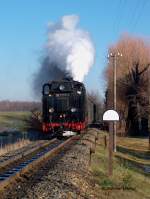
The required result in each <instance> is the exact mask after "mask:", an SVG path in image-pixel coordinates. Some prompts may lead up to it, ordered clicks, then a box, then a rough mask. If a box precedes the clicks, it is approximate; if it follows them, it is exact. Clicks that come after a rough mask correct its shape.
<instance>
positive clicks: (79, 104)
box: [42, 78, 96, 133]
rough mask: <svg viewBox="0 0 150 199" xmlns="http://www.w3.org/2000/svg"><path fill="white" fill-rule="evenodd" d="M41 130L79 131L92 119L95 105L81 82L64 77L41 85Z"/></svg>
mask: <svg viewBox="0 0 150 199" xmlns="http://www.w3.org/2000/svg"><path fill="white" fill-rule="evenodd" d="M42 93H43V98H42V106H43V132H45V133H48V132H51V133H54V132H58V131H60V130H62V129H63V130H68V131H74V132H80V131H82V130H83V129H85V127H86V126H87V125H88V124H89V123H92V122H93V120H94V115H95V114H94V112H95V111H96V109H95V105H93V103H92V102H91V101H90V100H88V98H87V95H86V90H85V86H84V84H83V83H81V82H78V81H74V80H73V79H72V78H65V79H62V80H60V81H51V82H49V83H46V84H44V85H43V91H42Z"/></svg>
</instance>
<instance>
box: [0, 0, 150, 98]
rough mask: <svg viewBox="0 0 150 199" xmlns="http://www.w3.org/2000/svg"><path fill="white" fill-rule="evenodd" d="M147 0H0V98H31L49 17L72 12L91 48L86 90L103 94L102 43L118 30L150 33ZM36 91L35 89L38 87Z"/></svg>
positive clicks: (104, 46) (104, 57)
mask: <svg viewBox="0 0 150 199" xmlns="http://www.w3.org/2000/svg"><path fill="white" fill-rule="evenodd" d="M149 9H150V1H149V0H113V1H110V0H55V1H54V0H21V1H20V0H13V1H10V0H0V91H1V92H0V100H22V101H25V100H27V101H32V100H35V99H36V96H34V94H33V90H32V81H33V76H34V74H35V73H36V71H37V70H38V68H39V66H40V59H41V55H42V52H43V48H44V46H45V43H46V40H47V28H48V24H49V23H50V22H57V21H58V20H59V19H60V18H61V17H62V16H64V15H73V14H74V15H78V16H79V18H80V24H79V25H80V27H81V28H82V29H84V30H86V31H88V32H89V34H90V36H91V38H92V40H93V43H94V46H95V50H96V56H95V63H94V65H93V66H92V68H91V70H90V71H89V73H88V75H87V76H86V77H85V79H84V83H85V85H86V87H87V89H88V90H95V91H96V92H99V93H100V94H101V95H104V91H105V87H106V82H105V78H104V70H105V68H106V64H107V61H108V60H107V50H108V47H109V46H110V45H111V44H113V43H115V42H117V41H118V39H119V38H120V36H121V35H122V34H123V33H129V34H132V35H136V36H140V37H144V38H146V39H149V38H150V37H149V36H150V25H149V22H150V13H149ZM39 92H41V90H39Z"/></svg>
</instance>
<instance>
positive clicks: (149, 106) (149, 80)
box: [148, 66, 150, 150]
mask: <svg viewBox="0 0 150 199" xmlns="http://www.w3.org/2000/svg"><path fill="white" fill-rule="evenodd" d="M148 132H149V150H150V66H149V67H148Z"/></svg>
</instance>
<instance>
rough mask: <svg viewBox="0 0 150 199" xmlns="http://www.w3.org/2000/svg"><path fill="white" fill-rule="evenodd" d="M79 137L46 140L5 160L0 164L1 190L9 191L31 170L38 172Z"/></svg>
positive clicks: (2, 191)
mask: <svg viewBox="0 0 150 199" xmlns="http://www.w3.org/2000/svg"><path fill="white" fill-rule="evenodd" d="M78 139H79V136H73V137H71V138H68V139H67V140H57V139H53V140H51V141H46V142H45V143H44V144H41V145H40V146H39V145H38V146H37V147H35V148H32V149H30V150H28V151H25V152H24V153H22V154H18V155H17V156H15V157H13V158H12V159H7V160H6V161H3V162H2V164H0V192H1V193H4V192H5V191H7V188H8V187H11V185H12V184H14V183H16V182H17V180H18V179H19V178H22V177H23V178H24V177H25V176H26V174H28V173H29V172H30V173H32V174H33V173H34V171H35V172H38V170H37V168H40V167H41V166H42V165H43V164H45V162H46V161H47V160H49V159H51V158H52V157H54V156H57V154H58V153H59V152H61V151H62V150H63V149H64V148H65V147H67V146H68V145H70V144H72V143H73V142H75V141H76V140H78ZM1 196H2V195H0V197H1ZM2 198H3V197H2Z"/></svg>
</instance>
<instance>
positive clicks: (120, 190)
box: [1, 129, 150, 199]
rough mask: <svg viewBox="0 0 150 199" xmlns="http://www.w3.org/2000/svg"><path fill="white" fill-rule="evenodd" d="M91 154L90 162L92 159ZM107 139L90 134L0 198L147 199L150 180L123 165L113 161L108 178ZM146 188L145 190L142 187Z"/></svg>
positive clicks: (89, 132)
mask: <svg viewBox="0 0 150 199" xmlns="http://www.w3.org/2000/svg"><path fill="white" fill-rule="evenodd" d="M90 154H91V159H90ZM107 168H108V150H107V147H105V137H104V135H103V133H102V132H100V131H98V130H96V129H90V130H88V133H87V134H86V135H84V136H83V137H82V138H81V140H79V141H77V143H76V144H73V145H70V146H69V147H67V148H65V149H64V150H63V151H61V152H60V153H59V155H57V156H55V157H53V158H52V159H50V160H48V161H47V162H46V163H45V164H43V165H42V167H41V168H35V169H34V174H33V173H32V172H30V171H29V172H28V173H26V174H25V175H23V176H21V177H20V178H19V179H18V180H17V182H15V183H14V184H13V185H12V186H11V187H10V188H9V189H7V190H5V191H4V192H3V193H2V194H3V195H2V194H1V197H2V198H3V199H4V198H24V199H26V198H30V199H31V198H32V199H33V198H36V199H37V198H55V199H63V198H64V199H73V198H75V199H79V198H86V199H106V198H107V199H112V198H122V199H126V198H132V199H134V198H135V199H148V198H149V195H150V192H149V186H150V179H149V178H148V177H147V176H144V175H142V174H141V173H139V172H137V171H134V170H132V169H130V167H128V166H127V165H126V166H124V165H123V164H122V163H121V164H120V163H119V162H118V161H117V159H116V158H115V157H114V172H113V176H112V177H108V175H107V174H108V170H107ZM143 185H144V186H143Z"/></svg>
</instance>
